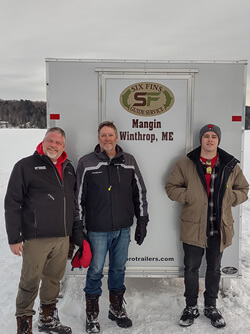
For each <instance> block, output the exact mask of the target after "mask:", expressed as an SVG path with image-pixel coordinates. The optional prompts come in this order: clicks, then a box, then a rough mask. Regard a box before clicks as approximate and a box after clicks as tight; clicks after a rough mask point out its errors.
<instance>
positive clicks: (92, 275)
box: [84, 227, 130, 296]
mask: <svg viewBox="0 0 250 334" xmlns="http://www.w3.org/2000/svg"><path fill="white" fill-rule="evenodd" d="M88 237H89V240H90V245H91V251H92V260H91V263H90V266H89V268H88V272H87V277H86V286H85V289H84V292H85V293H86V294H97V295H99V296H101V294H102V288H101V286H102V278H103V267H104V263H105V259H106V255H107V253H108V252H109V271H108V289H109V291H114V290H123V291H124V290H125V289H126V288H125V285H124V278H125V270H126V262H127V259H128V247H129V243H130V228H129V227H127V228H123V229H121V230H119V231H112V232H88Z"/></svg>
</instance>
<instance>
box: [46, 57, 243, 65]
mask: <svg viewBox="0 0 250 334" xmlns="http://www.w3.org/2000/svg"><path fill="white" fill-rule="evenodd" d="M63 61H64V62H75V63H79V62H87V63H100V62H101V63H110V62H111V63H122V62H123V63H145V64H154V63H155V64H160V63H163V64H246V65H247V64H248V60H246V59H245V60H244V59H243V60H159V59H157V60H145V59H144V60H143V59H82V58H79V59H76V58H45V62H63Z"/></svg>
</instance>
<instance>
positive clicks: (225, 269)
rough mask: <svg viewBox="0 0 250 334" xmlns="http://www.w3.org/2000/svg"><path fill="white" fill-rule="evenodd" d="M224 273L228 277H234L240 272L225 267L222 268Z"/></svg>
mask: <svg viewBox="0 0 250 334" xmlns="http://www.w3.org/2000/svg"><path fill="white" fill-rule="evenodd" d="M222 272H223V273H224V274H227V275H234V274H236V273H237V272H238V269H236V268H234V267H224V268H222Z"/></svg>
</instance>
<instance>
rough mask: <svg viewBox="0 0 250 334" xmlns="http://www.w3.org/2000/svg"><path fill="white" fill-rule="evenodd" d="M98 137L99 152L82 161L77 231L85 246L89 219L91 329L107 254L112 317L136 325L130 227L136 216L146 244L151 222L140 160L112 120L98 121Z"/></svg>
mask: <svg viewBox="0 0 250 334" xmlns="http://www.w3.org/2000/svg"><path fill="white" fill-rule="evenodd" d="M98 139H99V145H97V146H96V148H95V150H94V152H92V153H90V154H87V155H85V156H83V157H82V158H81V159H80V160H79V162H78V167H77V172H76V174H77V195H76V198H77V200H78V208H79V217H78V221H76V222H75V223H74V227H73V235H72V240H73V242H74V243H75V244H78V245H79V246H81V245H82V239H83V232H82V227H83V217H84V218H85V224H84V225H85V226H84V227H85V228H86V230H87V232H88V237H89V240H90V244H91V250H92V260H91V264H90V267H89V269H88V272H87V278H86V286H85V289H84V291H85V294H86V315H87V318H86V331H87V333H99V331H100V324H99V322H98V313H99V304H98V300H99V297H100V296H101V294H102V289H101V285H102V283H101V279H102V277H103V274H102V272H103V267H104V262H105V258H106V255H107V253H108V252H109V272H108V289H109V293H110V308H109V318H110V319H111V320H114V321H116V323H117V325H118V326H120V327H123V328H125V327H130V326H132V321H131V320H130V319H129V318H128V316H127V314H126V310H125V307H124V305H123V295H124V292H125V289H126V288H125V285H124V276H125V265H126V262H127V257H128V247H129V243H130V226H131V225H132V224H133V219H134V216H136V218H137V227H136V232H135V240H136V242H137V243H138V244H139V245H141V244H142V242H143V240H144V238H145V236H146V226H147V223H148V213H147V201H146V188H145V185H144V182H143V179H142V176H141V173H140V171H139V168H138V166H137V163H136V161H135V158H134V157H133V156H132V155H130V154H128V153H125V152H123V150H122V148H121V147H120V146H118V145H117V140H118V134H117V129H116V127H115V125H114V124H113V123H112V122H108V121H107V122H103V123H101V124H100V125H99V129H98Z"/></svg>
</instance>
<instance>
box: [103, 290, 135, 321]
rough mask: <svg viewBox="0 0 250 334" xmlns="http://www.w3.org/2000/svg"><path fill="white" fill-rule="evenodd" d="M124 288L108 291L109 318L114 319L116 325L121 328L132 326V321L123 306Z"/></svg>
mask: <svg viewBox="0 0 250 334" xmlns="http://www.w3.org/2000/svg"><path fill="white" fill-rule="evenodd" d="M124 292H125V291H124V290H117V291H110V293H109V300H110V305H109V315H108V317H109V319H111V320H114V321H116V323H117V325H118V326H119V327H122V328H128V327H131V326H132V321H131V320H130V319H129V318H128V316H127V312H126V309H125V306H124V303H125V300H124V298H123V295H124Z"/></svg>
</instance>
